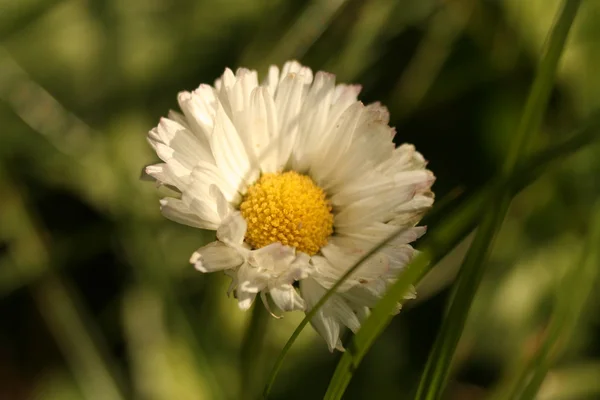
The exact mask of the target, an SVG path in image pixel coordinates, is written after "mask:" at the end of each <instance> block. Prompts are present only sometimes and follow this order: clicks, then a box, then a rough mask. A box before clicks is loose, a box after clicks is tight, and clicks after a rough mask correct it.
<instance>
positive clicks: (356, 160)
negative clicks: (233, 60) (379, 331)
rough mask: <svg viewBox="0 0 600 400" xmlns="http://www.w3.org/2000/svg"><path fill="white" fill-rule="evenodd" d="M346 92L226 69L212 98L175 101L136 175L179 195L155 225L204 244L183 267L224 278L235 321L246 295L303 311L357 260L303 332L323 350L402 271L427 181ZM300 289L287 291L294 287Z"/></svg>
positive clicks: (291, 67)
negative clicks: (235, 306) (181, 227)
mask: <svg viewBox="0 0 600 400" xmlns="http://www.w3.org/2000/svg"><path fill="white" fill-rule="evenodd" d="M359 91H360V87H359V86H349V85H335V76H334V75H331V74H328V73H325V72H318V73H317V74H316V75H315V76H314V77H313V73H312V71H311V70H310V69H309V68H306V67H303V66H302V65H300V64H299V63H297V62H295V61H292V62H288V63H286V64H285V65H284V67H283V70H282V71H281V72H280V71H279V69H278V68H277V67H274V66H272V67H271V68H270V69H269V73H268V76H267V79H266V81H265V82H263V83H262V84H260V85H259V82H258V78H257V73H256V71H250V70H247V69H242V68H241V69H238V71H237V72H236V74H235V75H234V74H233V72H232V71H231V70H229V69H226V70H225V73H224V74H223V76H222V77H221V78H220V79H218V80H217V81H216V82H215V85H214V87H213V86H209V85H200V87H199V88H198V89H196V90H195V91H193V92H191V93H190V92H181V93H180V94H179V96H178V100H179V105H180V107H181V109H182V111H183V115H182V114H179V113H176V112H171V113H169V117H168V118H163V119H161V121H160V123H159V125H158V126H157V127H156V128H154V129H153V130H151V131H150V133H149V135H148V139H149V142H150V144H151V145H152V147H153V148H154V149H155V150H156V152H157V154H158V156H159V157H160V158H161V159H162V161H163V163H161V164H156V165H152V166H149V167H147V168H146V172H147V173H148V174H149V175H151V176H152V177H154V178H155V179H156V180H157V182H158V183H159V184H163V185H167V186H168V187H170V188H171V189H175V190H176V191H177V192H179V193H180V196H179V197H178V198H175V197H167V198H164V199H162V200H161V210H162V213H163V215H164V216H166V217H167V218H169V219H171V220H173V221H176V222H179V223H182V224H186V225H190V226H194V227H197V228H202V229H209V230H216V238H217V240H216V241H215V242H212V243H210V244H208V245H206V246H204V247H202V248H200V249H198V250H197V251H196V252H195V253H194V254H193V255H192V257H191V259H190V262H191V263H192V264H194V265H195V267H196V268H197V269H198V270H199V271H202V272H214V271H225V272H226V273H227V274H228V275H229V276H231V277H232V286H231V289H230V291H235V295H236V298H237V300H238V302H239V306H240V308H241V309H244V310H245V309H248V308H249V307H250V306H251V304H252V302H253V301H254V299H255V297H256V295H257V294H260V295H261V298H262V300H263V302H264V304H265V306H267V308H268V309H270V308H269V299H268V298H267V294H268V295H269V296H270V298H271V300H272V302H273V303H274V304H275V305H277V307H279V308H280V309H281V310H283V311H292V310H309V309H310V308H311V307H312V306H313V305H314V304H315V303H316V302H317V301H318V300H319V299H320V298H321V296H322V295H323V294H324V293H325V291H326V290H327V289H328V288H330V287H331V286H332V285H333V284H334V283H335V282H336V281H337V280H338V279H339V278H340V277H341V276H342V275H343V274H344V272H345V271H347V270H348V268H350V267H351V266H352V265H353V264H354V263H355V262H356V261H357V260H358V259H359V258H360V257H361V256H363V255H364V254H365V253H366V252H368V251H369V250H370V249H371V248H373V247H374V246H375V245H377V244H378V243H380V242H381V241H383V240H384V239H386V238H388V237H389V236H390V235H391V234H392V233H393V232H395V231H397V230H398V229H399V228H402V227H404V228H405V229H404V231H403V233H402V234H401V235H399V236H398V237H397V238H396V239H394V240H393V242H392V243H390V244H389V245H387V246H386V247H384V248H383V250H381V251H379V252H378V253H377V254H376V255H374V256H373V257H371V258H370V259H369V260H368V261H367V262H365V263H364V264H363V265H362V266H361V267H360V268H358V269H357V271H356V272H355V273H353V274H352V276H351V277H350V279H348V280H347V281H345V282H344V284H343V285H342V286H341V287H340V289H339V291H338V292H337V293H336V294H335V295H334V296H332V297H331V299H330V300H328V301H327V303H326V304H325V305H324V306H323V307H322V308H321V309H320V310H319V312H318V314H317V316H316V317H315V318H313V320H312V321H311V322H312V324H313V326H314V327H315V329H316V330H317V331H318V332H319V333H320V334H321V335H322V336H323V337H324V338H325V340H326V341H327V344H328V346H329V349H330V350H333V349H334V348H336V347H337V348H339V349H342V347H341V342H340V338H339V337H340V330H341V328H342V327H343V326H346V327H348V328H350V329H351V330H352V331H356V330H357V329H358V328H359V327H360V323H361V321H362V320H363V319H364V318H365V317H366V315H367V314H368V312H369V308H370V307H373V306H374V305H375V303H376V302H377V300H378V299H379V298H380V297H381V296H382V295H383V293H384V292H385V290H386V288H387V287H388V286H389V284H390V283H392V282H393V281H394V279H395V278H396V276H397V275H398V273H399V272H400V271H401V270H402V268H403V267H404V266H405V265H406V264H407V263H408V262H409V261H410V260H411V259H412V258H413V256H414V254H415V250H414V249H413V248H412V247H411V246H410V245H409V243H411V242H413V241H414V240H415V239H417V238H418V237H419V236H421V235H422V234H423V233H424V232H425V228H424V227H415V225H416V224H417V222H418V221H419V219H420V218H421V216H422V214H423V213H424V212H425V211H426V210H427V209H428V208H429V207H430V206H431V205H432V203H433V193H432V192H431V190H430V188H431V185H432V183H433V181H434V176H433V174H432V173H431V172H430V171H429V170H427V169H425V165H426V162H425V160H424V159H423V157H422V156H421V154H419V153H418V152H416V151H415V148H414V147H413V146H412V145H408V144H404V145H401V146H399V147H397V148H395V145H394V144H393V142H392V139H393V137H394V135H395V131H394V129H392V128H390V127H389V126H388V122H389V114H388V111H387V109H386V108H385V107H383V106H381V105H380V104H378V103H375V104H370V105H367V106H365V105H363V104H362V103H361V102H359V101H357V95H358V93H359ZM297 282H299V285H298V284H296V283H297Z"/></svg>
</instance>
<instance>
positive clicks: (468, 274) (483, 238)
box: [415, 0, 581, 400]
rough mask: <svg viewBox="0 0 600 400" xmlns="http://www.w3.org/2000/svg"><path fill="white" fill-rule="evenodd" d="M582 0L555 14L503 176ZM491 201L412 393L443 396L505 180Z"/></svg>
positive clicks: (530, 124) (523, 149) (542, 102)
mask: <svg viewBox="0 0 600 400" xmlns="http://www.w3.org/2000/svg"><path fill="white" fill-rule="evenodd" d="M580 3H581V1H580V0H566V1H565V2H564V4H563V7H562V9H561V11H560V14H559V18H558V20H557V22H556V24H555V25H554V27H553V29H552V32H551V33H550V36H549V41H548V45H547V48H546V52H545V54H544V56H543V58H542V61H541V63H540V66H539V69H538V73H537V74H536V77H535V80H534V82H533V85H532V88H531V91H530V93H529V96H528V98H527V102H526V104H525V109H524V111H523V115H522V117H521V121H520V123H519V126H518V128H517V132H516V134H515V137H514V141H513V143H512V146H511V149H510V151H509V153H508V156H507V158H506V161H505V163H504V168H503V170H502V176H503V177H505V178H506V179H507V180H509V179H510V177H512V176H513V175H514V171H515V168H516V167H517V163H518V161H519V160H520V159H521V157H522V156H523V154H526V153H527V149H528V147H529V143H530V142H531V138H532V137H533V135H534V134H535V133H536V132H537V131H538V129H539V126H540V125H541V122H542V118H543V114H544V110H545V109H546V106H547V104H548V100H549V97H550V92H551V90H552V87H553V81H554V77H555V75H556V69H557V67H558V61H559V59H560V55H561V54H562V51H563V49H564V46H565V42H566V39H567V36H568V33H569V30H570V28H571V25H572V23H573V20H574V19H575V16H576V14H577V10H578V8H579V5H580ZM495 192H496V193H497V196H494V197H495V198H497V200H496V201H493V202H492V203H491V204H490V207H489V209H488V210H487V212H486V213H485V214H484V217H483V219H482V221H481V224H480V226H479V228H478V230H477V233H476V235H475V239H474V241H473V244H472V245H471V248H470V249H469V251H468V253H467V255H466V257H465V261H464V263H463V265H462V267H461V269H460V272H459V275H458V279H457V282H456V284H455V285H454V287H453V290H452V294H451V296H450V308H449V311H448V315H447V316H446V317H445V318H444V322H443V323H442V327H441V329H440V332H439V334H438V337H437V339H436V341H435V344H434V346H433V350H432V351H431V353H430V355H429V358H428V360H427V364H426V366H425V370H424V372H423V375H422V377H421V381H420V382H419V387H418V390H417V394H416V397H415V398H416V399H419V400H425V399H427V400H435V399H439V398H441V396H442V393H443V391H444V388H445V386H446V383H447V381H448V377H449V375H450V368H451V364H452V358H453V356H454V352H455V351H456V347H457V345H458V341H459V339H460V336H461V335H462V331H463V329H464V325H465V322H466V320H467V316H468V313H469V309H470V307H471V303H472V302H473V299H474V297H475V293H476V291H477V287H478V286H479V284H480V282H481V278H482V277H483V273H484V268H483V265H484V264H485V263H486V261H487V259H488V257H489V254H490V252H491V248H492V247H493V243H494V239H495V237H496V234H497V232H498V230H499V229H500V226H501V225H502V221H503V220H504V217H505V216H506V213H507V212H508V208H509V206H510V203H511V199H512V196H511V193H510V192H509V190H508V188H507V187H505V185H500V186H498V187H497V189H496V190H495Z"/></svg>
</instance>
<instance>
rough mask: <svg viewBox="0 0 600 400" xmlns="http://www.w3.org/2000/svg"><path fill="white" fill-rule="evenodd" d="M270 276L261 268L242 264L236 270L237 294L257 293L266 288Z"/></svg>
mask: <svg viewBox="0 0 600 400" xmlns="http://www.w3.org/2000/svg"><path fill="white" fill-rule="evenodd" d="M269 278H270V275H269V274H268V273H266V272H264V271H262V269H261V268H256V267H253V266H251V265H250V264H248V263H244V264H243V265H242V266H241V267H240V269H239V270H238V288H237V292H238V293H239V292H249V293H258V292H260V291H261V290H263V289H264V288H265V287H267V284H268V282H269Z"/></svg>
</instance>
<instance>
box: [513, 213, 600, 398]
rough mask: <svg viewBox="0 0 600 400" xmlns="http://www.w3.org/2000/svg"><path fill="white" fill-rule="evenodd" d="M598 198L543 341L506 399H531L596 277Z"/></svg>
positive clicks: (599, 253)
mask: <svg viewBox="0 0 600 400" xmlns="http://www.w3.org/2000/svg"><path fill="white" fill-rule="evenodd" d="M598 243H600V201H597V202H596V205H595V207H594V211H593V212H592V218H591V224H590V228H589V233H588V237H587V241H586V244H585V248H584V249H583V252H582V255H581V258H580V259H579V260H578V263H577V264H576V265H574V266H573V267H572V268H571V270H570V271H569V272H570V273H569V275H568V276H567V277H566V279H565V281H564V282H563V283H561V290H560V292H559V293H558V298H557V304H556V310H555V312H554V315H553V316H552V319H551V320H550V324H549V326H548V328H547V334H546V338H545V340H544V342H543V343H542V345H541V347H540V349H539V350H538V351H537V352H536V354H535V355H534V356H533V357H532V358H531V359H530V360H529V362H528V363H526V365H525V366H524V368H523V369H522V371H521V376H520V377H519V378H518V379H517V382H516V384H515V385H514V387H513V389H512V394H510V395H509V396H508V397H507V398H509V399H533V398H535V397H536V394H537V392H538V391H539V389H540V386H541V384H542V382H543V381H544V379H545V377H546V374H547V373H548V370H549V369H550V367H551V366H552V364H553V362H554V360H556V359H557V358H558V357H560V355H561V353H562V352H563V350H564V347H565V344H566V343H567V341H568V338H569V336H571V334H572V332H573V330H574V329H575V327H576V325H577V322H578V320H579V316H580V315H581V313H582V312H583V311H584V308H585V305H586V303H587V300H588V299H589V296H590V294H591V292H592V290H593V288H594V285H595V283H596V282H597V278H598V268H597V267H598V265H599V263H600V248H598Z"/></svg>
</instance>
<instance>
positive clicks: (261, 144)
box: [248, 87, 279, 172]
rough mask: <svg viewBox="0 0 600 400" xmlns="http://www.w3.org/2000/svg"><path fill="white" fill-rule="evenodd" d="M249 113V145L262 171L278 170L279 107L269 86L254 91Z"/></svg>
mask: <svg viewBox="0 0 600 400" xmlns="http://www.w3.org/2000/svg"><path fill="white" fill-rule="evenodd" d="M248 114H249V117H248V136H249V146H250V148H251V149H252V153H253V155H254V157H255V159H256V162H257V163H258V165H259V166H260V170H261V171H262V172H277V171H278V162H279V157H278V154H279V146H278V144H277V135H278V122H277V109H276V108H275V103H274V102H273V98H272V97H271V94H270V93H269V90H268V89H267V88H265V87H258V88H256V89H255V90H254V91H253V92H252V95H251V100H250V108H249V111H248Z"/></svg>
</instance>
